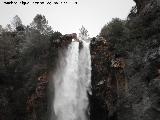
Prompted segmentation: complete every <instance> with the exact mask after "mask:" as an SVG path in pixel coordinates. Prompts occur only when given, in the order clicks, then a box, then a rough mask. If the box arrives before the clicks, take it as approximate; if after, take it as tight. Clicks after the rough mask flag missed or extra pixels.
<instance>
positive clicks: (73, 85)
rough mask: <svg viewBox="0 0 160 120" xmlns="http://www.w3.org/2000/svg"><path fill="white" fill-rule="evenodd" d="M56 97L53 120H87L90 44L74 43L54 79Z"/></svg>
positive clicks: (61, 61)
mask: <svg viewBox="0 0 160 120" xmlns="http://www.w3.org/2000/svg"><path fill="white" fill-rule="evenodd" d="M53 80H54V81H53V82H54V88H55V90H54V91H55V95H54V100H53V108H54V113H55V117H53V116H52V117H51V120H87V119H88V118H87V112H88V96H87V91H88V90H89V87H90V81H91V57H90V49H89V43H87V42H85V41H83V48H82V49H80V50H79V42H72V43H71V44H70V45H69V47H68V50H67V51H66V56H64V57H62V58H61V60H60V63H59V67H58V68H57V71H56V73H55V74H54V77H53Z"/></svg>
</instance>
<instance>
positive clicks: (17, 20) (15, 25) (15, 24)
mask: <svg viewBox="0 0 160 120" xmlns="http://www.w3.org/2000/svg"><path fill="white" fill-rule="evenodd" d="M11 23H12V26H13V29H17V28H18V27H20V26H23V25H22V21H21V19H20V17H19V16H18V15H16V16H14V17H13V20H12V22H11Z"/></svg>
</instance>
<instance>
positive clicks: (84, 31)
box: [79, 26, 89, 40]
mask: <svg viewBox="0 0 160 120" xmlns="http://www.w3.org/2000/svg"><path fill="white" fill-rule="evenodd" d="M79 30H80V33H79V37H80V38H81V39H83V40H84V39H87V38H88V36H89V34H88V30H87V29H86V28H85V27H84V26H82V27H81V28H80V29H79Z"/></svg>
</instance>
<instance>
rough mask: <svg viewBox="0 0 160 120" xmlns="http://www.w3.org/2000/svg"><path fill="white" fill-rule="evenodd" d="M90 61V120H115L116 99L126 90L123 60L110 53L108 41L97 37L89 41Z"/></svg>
mask: <svg viewBox="0 0 160 120" xmlns="http://www.w3.org/2000/svg"><path fill="white" fill-rule="evenodd" d="M91 61H92V78H91V79H92V82H91V85H92V96H91V97H90V109H91V120H99V119H101V120H106V119H116V118H117V116H116V114H117V112H118V111H117V110H118V109H117V105H118V104H119V102H120V101H119V100H118V99H119V98H120V97H121V98H123V97H124V95H125V93H126V90H127V81H126V79H125V76H124V70H123V69H124V66H125V63H124V59H123V58H122V57H120V56H116V55H115V54H114V53H113V52H112V49H111V44H110V42H109V41H107V40H105V39H103V38H102V37H99V38H96V39H92V41H91Z"/></svg>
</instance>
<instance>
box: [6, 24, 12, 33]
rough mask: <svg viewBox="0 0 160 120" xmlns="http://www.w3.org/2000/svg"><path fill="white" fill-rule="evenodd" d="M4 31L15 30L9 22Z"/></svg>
mask: <svg viewBox="0 0 160 120" xmlns="http://www.w3.org/2000/svg"><path fill="white" fill-rule="evenodd" d="M4 31H6V32H12V31H13V30H12V27H11V25H10V24H7V25H6V27H5V29H4Z"/></svg>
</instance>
